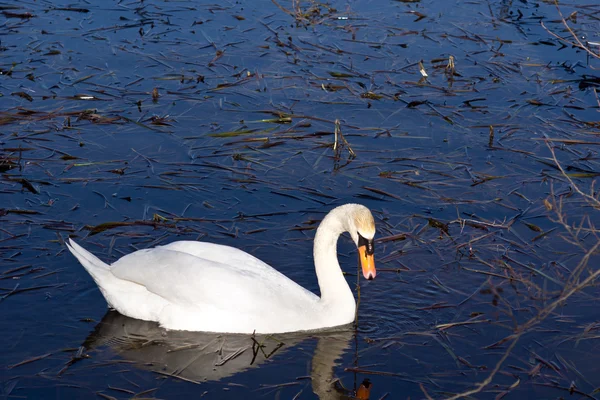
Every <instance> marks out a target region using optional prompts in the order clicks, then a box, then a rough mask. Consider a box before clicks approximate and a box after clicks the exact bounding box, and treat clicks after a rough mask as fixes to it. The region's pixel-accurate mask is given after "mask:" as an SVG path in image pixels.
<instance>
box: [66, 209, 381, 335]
mask: <svg viewBox="0 0 600 400" xmlns="http://www.w3.org/2000/svg"><path fill="white" fill-rule="evenodd" d="M336 210H337V211H336ZM357 210H358V211H357ZM365 210H366V211H367V212H368V214H369V216H370V212H369V211H368V209H366V208H365V207H363V206H359V205H354V204H352V205H345V206H340V207H338V208H336V209H334V210H333V211H332V212H331V213H330V214H328V215H327V217H326V218H325V219H324V221H323V223H322V224H321V226H320V227H319V229H318V232H317V236H316V237H315V250H314V255H315V268H316V270H317V275H318V278H319V285H320V287H321V292H322V298H319V297H318V296H316V295H315V294H313V293H312V292H310V291H308V290H306V289H304V288H303V287H301V286H300V285H298V284H297V283H295V282H294V281H292V280H290V279H289V278H287V277H286V276H285V275H283V274H281V273H280V272H278V271H277V270H275V269H274V268H272V267H270V266H269V265H267V264H265V263H264V262H262V261H261V260H259V259H257V258H256V257H254V256H252V255H250V254H248V253H245V252H243V251H241V250H239V249H236V248H233V247H229V246H222V245H218V244H213V243H204V242H193V241H179V242H174V243H171V244H168V245H165V246H159V247H156V248H152V249H146V250H139V251H136V252H134V253H131V254H128V255H126V256H123V257H122V258H120V259H119V260H117V261H116V262H115V263H113V264H112V265H110V266H109V265H107V264H105V263H104V262H102V261H101V260H99V259H98V258H97V257H96V256H94V255H93V254H91V253H90V252H88V251H87V250H85V249H84V248H82V247H81V246H79V245H78V244H77V243H75V242H74V241H73V240H69V242H70V244H69V245H68V248H69V250H70V251H71V252H72V253H73V254H74V255H75V256H76V257H77V259H78V260H79V262H80V263H81V264H82V265H83V266H84V267H85V268H86V270H87V271H88V272H89V273H90V275H91V276H92V277H93V278H94V280H95V281H96V283H97V284H98V286H99V288H100V290H101V291H102V294H103V295H104V297H105V298H106V300H107V302H108V305H109V306H110V307H112V308H114V309H116V310H117V311H119V312H120V313H122V314H124V315H126V316H129V317H133V318H138V319H143V320H149V321H158V322H159V323H160V324H161V325H162V326H164V327H165V328H168V329H177V330H190V331H208V332H235V333H252V332H257V333H279V332H292V331H300V330H313V329H321V328H325V327H332V326H338V325H344V324H347V323H350V322H352V321H353V319H354V312H355V307H356V303H355V301H354V296H353V294H352V292H351V291H350V288H349V287H348V284H347V283H346V281H345V278H344V277H343V275H342V273H341V269H340V267H339V264H338V263H337V254H336V243H337V237H338V236H339V235H340V233H341V232H342V231H345V230H349V231H350V233H351V235H352V236H353V237H354V236H356V234H353V229H354V230H355V229H356V228H355V227H354V225H355V224H354V220H353V214H352V213H353V212H354V213H357V215H361V216H362V220H364V213H365ZM346 219H348V221H346ZM362 220H361V219H360V218H359V223H363V222H360V221H362ZM371 221H372V216H371ZM367 225H368V224H367ZM365 230H366V231H369V232H370V231H372V232H373V233H374V223H373V227H371V226H368V227H367V228H363V229H361V231H365Z"/></svg>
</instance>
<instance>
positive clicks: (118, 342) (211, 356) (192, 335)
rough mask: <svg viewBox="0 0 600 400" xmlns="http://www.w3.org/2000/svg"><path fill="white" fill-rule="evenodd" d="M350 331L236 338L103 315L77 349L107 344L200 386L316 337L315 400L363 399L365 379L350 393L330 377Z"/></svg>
mask: <svg viewBox="0 0 600 400" xmlns="http://www.w3.org/2000/svg"><path fill="white" fill-rule="evenodd" d="M353 337H354V332H353V331H352V330H350V328H349V327H348V328H347V330H337V331H333V332H332V331H324V332H312V333H306V332H305V333H290V334H277V335H253V336H251V335H240V334H222V333H204V332H187V331H167V330H165V329H163V328H161V327H159V326H158V324H157V323H155V322H149V321H142V320H138V319H133V318H129V317H125V316H124V315H121V314H119V313H118V312H116V311H109V312H107V313H106V315H105V316H104V318H103V319H102V321H100V323H98V325H96V328H95V329H94V331H93V332H92V333H91V334H90V335H89V336H88V338H87V339H86V341H85V342H84V344H83V347H84V348H86V349H88V350H91V349H95V348H98V347H100V346H110V348H112V350H113V351H114V352H115V353H117V354H118V355H119V356H121V357H123V358H124V359H125V360H128V361H132V362H135V363H136V364H137V365H138V367H140V368H144V369H149V370H151V371H154V372H156V373H159V374H162V375H167V376H171V377H173V378H178V379H182V380H185V381H189V382H194V383H201V382H209V381H219V380H221V379H223V378H227V377H230V376H233V375H235V374H237V373H240V372H243V371H246V370H248V369H250V368H256V367H259V366H260V364H262V363H264V362H265V361H266V360H267V359H268V358H269V357H271V356H274V355H276V354H280V353H281V352H283V351H286V350H287V349H289V348H291V347H293V346H294V345H297V344H299V343H300V342H302V341H304V340H307V339H310V338H317V340H318V342H317V346H316V348H315V352H314V355H313V357H312V364H311V371H310V378H311V385H312V390H313V392H314V393H315V394H316V395H318V396H319V398H320V399H321V400H338V399H339V400H341V399H361V400H366V399H368V398H369V392H370V389H371V384H370V382H369V381H368V380H365V381H364V382H363V383H362V384H361V385H360V387H359V388H358V389H357V390H356V391H354V390H348V389H345V388H343V386H342V385H341V383H340V382H339V380H338V379H335V377H334V368H335V367H336V366H337V365H338V364H337V363H336V360H338V359H339V358H341V356H342V355H343V354H344V352H345V351H346V350H347V349H349V348H350V345H351V339H352V338H353Z"/></svg>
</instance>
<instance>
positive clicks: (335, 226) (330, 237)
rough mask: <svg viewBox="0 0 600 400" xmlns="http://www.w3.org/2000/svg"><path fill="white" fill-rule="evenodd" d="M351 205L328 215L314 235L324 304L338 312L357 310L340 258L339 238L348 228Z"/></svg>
mask: <svg viewBox="0 0 600 400" xmlns="http://www.w3.org/2000/svg"><path fill="white" fill-rule="evenodd" d="M348 211H350V210H349V209H348V205H345V206H341V207H337V208H335V209H333V210H332V211H331V212H330V213H329V214H327V215H326V216H325V218H324V219H323V221H322V222H321V224H320V225H319V228H318V229H317V233H316V235H315V242H314V243H315V245H314V250H313V256H314V259H315V270H316V273H317V279H318V281H319V288H320V289H321V303H322V304H323V305H324V306H329V307H332V308H334V309H336V310H339V311H346V312H350V311H351V312H352V313H354V310H355V308H356V302H355V301H354V295H353V294H352V290H350V287H349V286H348V283H347V282H346V278H344V274H343V273H342V269H341V268H340V264H339V262H338V259H337V241H338V238H339V237H340V235H341V234H342V233H343V232H346V231H347V230H348V227H347V226H346V225H347V221H348Z"/></svg>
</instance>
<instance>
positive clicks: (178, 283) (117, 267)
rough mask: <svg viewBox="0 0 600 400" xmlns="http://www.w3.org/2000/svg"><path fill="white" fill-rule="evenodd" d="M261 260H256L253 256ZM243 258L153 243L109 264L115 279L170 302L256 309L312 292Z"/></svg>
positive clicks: (294, 301) (287, 303) (243, 310)
mask: <svg viewBox="0 0 600 400" xmlns="http://www.w3.org/2000/svg"><path fill="white" fill-rule="evenodd" d="M252 259H253V260H255V262H258V263H260V264H264V263H262V262H261V261H260V260H258V259H255V258H254V257H252ZM256 267H257V268H255V269H253V265H252V260H251V259H246V260H245V263H244V264H242V265H231V264H223V263H219V262H216V261H214V260H207V259H204V258H200V257H196V256H194V255H191V254H188V253H184V252H180V251H173V250H168V249H165V248H160V247H159V248H155V249H148V250H141V251H137V252H135V253H131V254H129V255H126V256H124V257H123V258H121V259H119V260H118V261H117V262H115V263H114V264H113V265H112V266H111V271H112V273H113V274H114V275H115V276H116V277H118V278H119V279H124V280H128V281H131V282H134V283H137V284H139V285H143V286H145V287H146V289H147V290H148V291H150V292H152V293H154V294H156V295H158V296H161V297H162V298H164V299H165V300H167V301H168V302H170V303H172V304H178V305H182V306H191V307H203V306H210V307H211V308H214V309H221V310H224V311H225V310H237V311H238V312H240V313H260V312H261V311H264V310H265V309H271V308H273V307H278V308H279V307H283V308H286V307H292V308H293V307H294V306H295V305H297V304H298V302H299V301H300V302H303V301H304V302H306V301H309V302H310V301H312V300H314V299H315V298H316V296H315V295H314V294H312V293H311V292H309V291H307V290H306V289H304V288H302V287H301V286H299V285H297V284H296V283H295V282H293V281H292V280H290V279H289V278H287V277H286V276H285V275H283V274H281V273H279V272H278V271H276V270H275V269H273V268H271V267H268V266H267V267H268V268H265V266H264V265H259V264H257V265H256Z"/></svg>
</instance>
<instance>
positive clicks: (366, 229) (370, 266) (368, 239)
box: [348, 204, 376, 280]
mask: <svg viewBox="0 0 600 400" xmlns="http://www.w3.org/2000/svg"><path fill="white" fill-rule="evenodd" d="M348 222H349V225H350V226H349V227H348V228H349V229H348V232H350V236H352V240H354V243H355V244H356V247H357V248H358V254H359V256H360V264H361V266H362V271H363V275H364V277H365V279H368V280H371V279H374V278H375V275H376V271H375V255H374V253H375V242H374V240H373V238H374V237H375V220H374V219H373V214H371V211H369V209H368V208H367V207H365V206H361V205H358V204H355V205H354V207H353V209H352V212H351V213H350V214H349V221H348Z"/></svg>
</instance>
